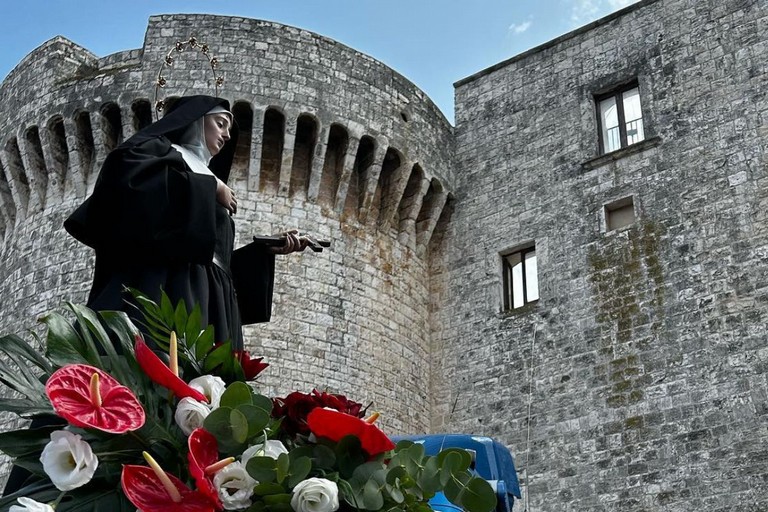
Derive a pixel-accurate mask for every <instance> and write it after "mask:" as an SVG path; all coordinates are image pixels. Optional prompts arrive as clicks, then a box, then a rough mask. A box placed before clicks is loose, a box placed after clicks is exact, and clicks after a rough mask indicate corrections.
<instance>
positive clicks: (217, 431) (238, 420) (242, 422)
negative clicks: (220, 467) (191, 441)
mask: <svg viewBox="0 0 768 512" xmlns="http://www.w3.org/2000/svg"><path fill="white" fill-rule="evenodd" d="M203 428H205V430H207V431H208V432H210V433H211V434H213V436H214V437H215V438H216V440H217V441H218V442H219V450H220V451H222V452H225V453H230V454H237V453H238V451H242V448H243V447H244V444H245V441H246V440H247V439H248V419H247V418H246V417H245V415H244V414H243V413H242V412H240V411H238V410H237V409H232V408H231V407H219V408H217V409H214V410H213V411H212V412H211V414H209V415H208V417H207V418H205V420H204V421H203Z"/></svg>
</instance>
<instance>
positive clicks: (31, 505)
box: [8, 498, 54, 512]
mask: <svg viewBox="0 0 768 512" xmlns="http://www.w3.org/2000/svg"><path fill="white" fill-rule="evenodd" d="M16 501H18V502H19V505H21V506H19V505H11V508H9V509H8V512H54V511H53V507H52V506H50V505H46V504H45V503H40V502H39V501H35V500H33V499H31V498H18V499H17V500H16Z"/></svg>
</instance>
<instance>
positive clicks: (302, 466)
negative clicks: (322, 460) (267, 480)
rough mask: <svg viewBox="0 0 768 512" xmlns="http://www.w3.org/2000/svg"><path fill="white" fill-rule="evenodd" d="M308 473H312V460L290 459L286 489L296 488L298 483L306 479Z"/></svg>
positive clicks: (304, 458) (307, 458) (302, 458)
mask: <svg viewBox="0 0 768 512" xmlns="http://www.w3.org/2000/svg"><path fill="white" fill-rule="evenodd" d="M289 458H290V457H289ZM310 471H312V459H310V458H309V457H298V458H296V459H292V460H291V461H290V467H289V469H288V473H289V475H288V487H289V488H291V489H293V488H294V487H296V486H297V485H298V484H299V482H301V481H302V480H304V479H306V478H307V476H308V475H309V472H310Z"/></svg>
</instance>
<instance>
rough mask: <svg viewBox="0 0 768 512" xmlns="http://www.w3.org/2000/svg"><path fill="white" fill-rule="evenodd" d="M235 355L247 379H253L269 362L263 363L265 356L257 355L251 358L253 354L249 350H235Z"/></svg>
mask: <svg viewBox="0 0 768 512" xmlns="http://www.w3.org/2000/svg"><path fill="white" fill-rule="evenodd" d="M234 354H235V357H237V360H238V361H239V362H240V366H242V368H243V374H244V375H245V378H246V380H253V379H255V378H256V376H257V375H258V374H260V373H261V372H263V371H264V370H265V369H266V368H267V367H268V366H269V364H268V363H262V362H261V361H262V360H263V359H264V358H263V357H255V358H253V359H251V354H250V353H249V352H248V351H247V350H236V351H235V352H234Z"/></svg>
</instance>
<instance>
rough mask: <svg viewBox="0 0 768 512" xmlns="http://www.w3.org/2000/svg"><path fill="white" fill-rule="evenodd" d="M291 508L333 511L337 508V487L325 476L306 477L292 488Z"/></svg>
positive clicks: (301, 510)
mask: <svg viewBox="0 0 768 512" xmlns="http://www.w3.org/2000/svg"><path fill="white" fill-rule="evenodd" d="M291 508H292V509H293V510H295V511H296V512H334V511H335V510H338V509H339V488H338V486H337V485H336V482H331V481H330V480H326V479H325V478H308V479H306V480H304V481H302V482H299V484H298V485H297V486H296V487H294V488H293V497H292V498H291Z"/></svg>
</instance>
